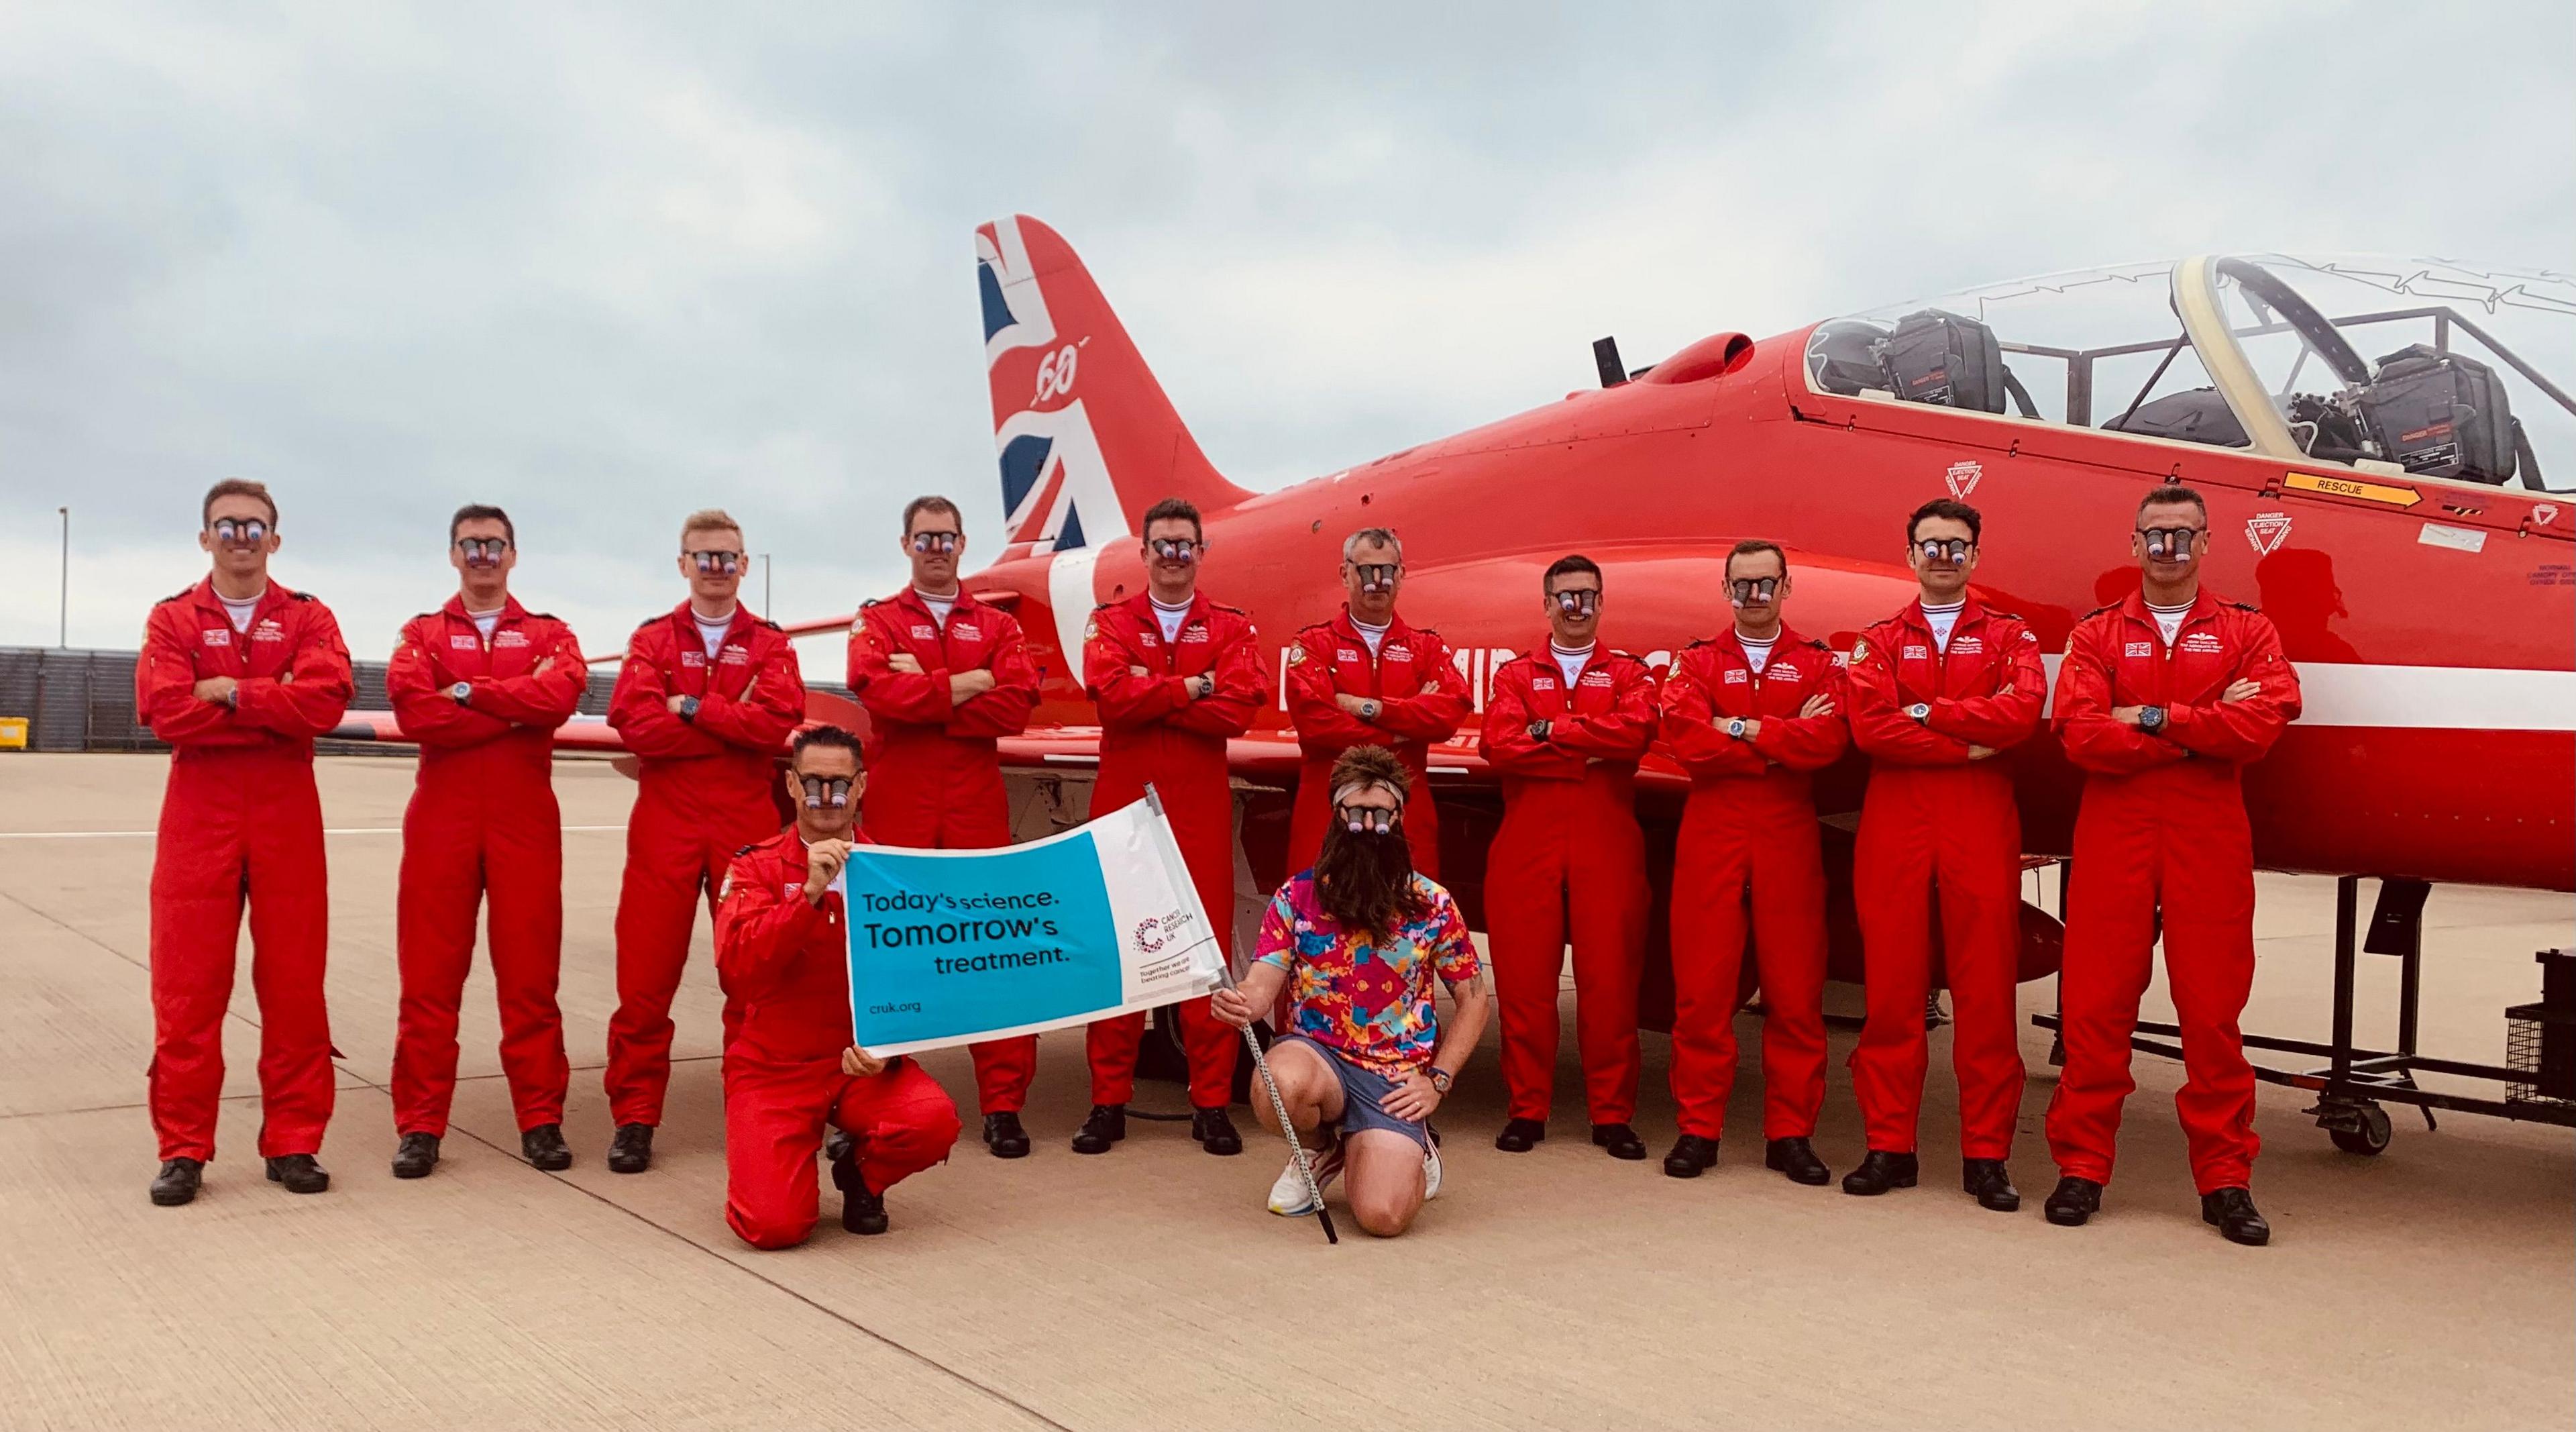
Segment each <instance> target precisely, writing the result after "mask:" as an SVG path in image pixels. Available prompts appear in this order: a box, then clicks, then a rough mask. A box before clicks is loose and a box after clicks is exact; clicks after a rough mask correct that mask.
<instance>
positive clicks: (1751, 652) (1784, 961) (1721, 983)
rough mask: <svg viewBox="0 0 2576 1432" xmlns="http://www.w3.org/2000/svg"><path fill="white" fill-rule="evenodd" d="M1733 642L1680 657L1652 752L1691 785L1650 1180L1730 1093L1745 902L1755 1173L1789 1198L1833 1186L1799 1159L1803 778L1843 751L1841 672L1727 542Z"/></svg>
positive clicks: (1779, 591) (1817, 1094) (1810, 1162)
mask: <svg viewBox="0 0 2576 1432" xmlns="http://www.w3.org/2000/svg"><path fill="white" fill-rule="evenodd" d="M1726 579H1727V599H1728V601H1729V602H1730V603H1731V604H1732V605H1733V606H1734V608H1735V627H1734V630H1732V631H1730V632H1728V633H1726V634H1725V635H1723V636H1719V637H1714V638H1711V639H1710V640H1707V641H1698V642H1693V643H1691V645H1690V646H1689V648H1688V649H1686V650H1684V651H1683V652H1682V654H1681V655H1680V656H1678V657H1676V658H1674V660H1673V664H1672V669H1671V670H1670V672H1669V673H1667V675H1666V676H1665V678H1664V690H1663V723H1662V736H1663V741H1664V744H1665V746H1666V747H1667V748H1668V749H1670V750H1671V752H1672V754H1673V759H1675V760H1676V761H1679V762H1680V763H1681V766H1682V769H1683V770H1685V771H1688V772H1689V773H1690V777H1691V793H1690V800H1689V803H1688V804H1687V805H1685V806H1684V807H1683V809H1682V830H1681V839H1680V842H1679V844H1678V845H1677V846H1676V847H1675V849H1674V852H1673V912H1672V930H1673V935H1672V940H1673V1073H1672V1080H1673V1098H1674V1100H1675V1101H1676V1102H1677V1103H1679V1104H1680V1106H1681V1109H1680V1114H1681V1138H1680V1139H1679V1140H1678V1141H1676V1142H1675V1143H1674V1144H1673V1149H1672V1152H1671V1153H1668V1154H1666V1155H1664V1172H1666V1173H1668V1174H1670V1175H1672V1176H1673V1177H1675V1178H1697V1177H1699V1173H1700V1170H1702V1169H1705V1168H1707V1167H1708V1166H1710V1165H1711V1164H1714V1163H1716V1162H1717V1142H1718V1136H1719V1133H1720V1131H1721V1127H1722V1125H1723V1124H1724V1121H1725V1118H1726V1095H1727V1091H1728V1090H1730V1089H1731V1088H1733V1087H1734V1084H1735V1007H1736V1001H1737V996H1738V991H1739V989H1740V984H1739V981H1740V980H1741V978H1742V975H1743V968H1744V936H1745V904H1746V898H1745V891H1746V889H1747V887H1750V889H1751V891H1752V901H1751V903H1752V910H1753V919H1752V933H1753V946H1754V958H1755V960H1756V962H1757V964H1758V966H1759V968H1760V972H1761V981H1762V1008H1763V1018H1762V1136H1763V1139H1764V1141H1765V1147H1764V1151H1763V1164H1764V1166H1765V1167H1768V1168H1772V1169H1776V1170H1778V1171H1779V1172H1781V1173H1784V1174H1786V1175H1788V1177H1789V1178H1790V1180H1791V1181H1792V1182H1796V1183H1804V1184H1821V1183H1824V1182H1826V1181H1827V1180H1828V1179H1830V1178H1831V1177H1832V1175H1831V1174H1830V1173H1829V1172H1828V1171H1827V1170H1826V1168H1825V1165H1824V1161H1823V1160H1821V1159H1819V1158H1817V1157H1816V1152H1815V1149H1814V1147H1813V1146H1812V1145H1811V1144H1810V1143H1809V1140H1810V1139H1812V1138H1813V1137H1814V1135H1815V1132H1816V1113H1817V1111H1818V1110H1819V1109H1820V1108H1822V1107H1823V1105H1824V1102H1825V870H1824V857H1823V853H1822V850H1821V848H1820V846H1819V843H1818V841H1817V837H1816V806H1815V801H1814V799H1813V798H1812V797H1811V796H1810V795H1809V794H1808V790H1807V778H1808V775H1809V773H1810V772H1813V771H1816V770H1820V769H1822V768H1823V767H1825V766H1828V765H1831V764H1833V761H1834V758H1835V757H1837V756H1839V755H1841V754H1842V750H1843V743H1844V741H1845V739H1846V737H1845V732H1844V730H1843V718H1842V714H1841V701H1840V698H1841V695H1842V688H1843V675H1842V668H1841V667H1839V666H1837V665H1836V664H1835V662H1834V654H1833V651H1832V650H1831V649H1830V648H1828V647H1827V646H1826V645H1825V644H1824V643H1823V642H1820V641H1809V640H1807V639H1806V638H1804V637H1801V636H1799V635H1798V634H1797V633H1796V632H1795V631H1792V630H1791V629H1790V628H1789V627H1788V626H1787V625H1786V624H1785V623H1783V622H1782V621H1781V611H1782V608H1784V607H1785V606H1786V605H1787V604H1788V600H1789V590H1790V585H1791V583H1790V578H1789V564H1788V559H1787V557H1785V556H1783V555H1782V553H1781V551H1780V549H1779V548H1778V547H1776V546H1774V545H1772V544H1771V543H1768V542H1739V543H1737V544H1736V545H1735V550H1734V551H1733V552H1730V553H1728V554H1727V558H1726Z"/></svg>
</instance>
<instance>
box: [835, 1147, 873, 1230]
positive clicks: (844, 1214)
mask: <svg viewBox="0 0 2576 1432" xmlns="http://www.w3.org/2000/svg"><path fill="white" fill-rule="evenodd" d="M832 1187H834V1188H837V1189H839V1190H840V1191H841V1227H843V1228H845V1229H847V1230H849V1231H850V1232H852V1233H863V1234H877V1233H883V1232H885V1231H886V1211H885V1195H884V1194H882V1193H871V1192H869V1191H868V1181H867V1180H866V1179H865V1178H864V1177H862V1176H860V1173H859V1158H858V1152H857V1145H856V1144H855V1143H851V1144H845V1145H843V1146H842V1151H841V1153H840V1154H839V1155H838V1156H837V1157H835V1158H834V1159H833V1160H832Z"/></svg>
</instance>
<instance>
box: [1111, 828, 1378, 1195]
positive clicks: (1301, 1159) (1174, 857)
mask: <svg viewBox="0 0 2576 1432" xmlns="http://www.w3.org/2000/svg"><path fill="white" fill-rule="evenodd" d="M1145 804H1146V807H1147V808H1148V809H1150V810H1152V811H1153V812H1154V814H1156V815H1157V816H1161V817H1162V818H1163V819H1164V820H1165V821H1167V822H1168V821H1169V820H1170V819H1171V817H1170V816H1169V815H1168V814H1166V813H1165V812H1164V809H1163V795H1162V792H1160V791H1157V790H1155V789H1154V787H1153V785H1152V784H1151V783H1150V782H1149V783H1147V785H1146V787H1145ZM1164 844H1165V846H1166V850H1165V858H1166V859H1168V860H1170V861H1171V862H1172V863H1173V864H1174V865H1178V866H1180V868H1179V869H1178V870H1176V871H1175V872H1174V878H1175V879H1176V880H1177V881H1178V882H1179V886H1180V889H1181V890H1182V891H1183V892H1185V894H1186V895H1187V897H1188V898H1189V899H1190V902H1191V903H1192V904H1196V903H1197V899H1196V893H1197V888H1196V887H1195V886H1194V885H1192V884H1191V883H1190V879H1189V868H1188V866H1187V865H1186V864H1183V863H1182V862H1181V861H1180V860H1179V859H1178V854H1179V852H1178V851H1177V850H1175V849H1171V848H1170V842H1168V841H1166V842H1164ZM1199 914H1200V918H1202V919H1207V918H1209V916H1208V912H1206V911H1204V910H1202V911H1200V912H1199ZM1211 924H1213V921H1211ZM1217 950H1218V952H1219V954H1220V956H1222V954H1223V952H1224V950H1225V944H1224V942H1223V941H1222V940H1220V941H1218V944H1217ZM1217 978H1218V980H1219V981H1220V983H1221V985H1222V987H1223V988H1225V989H1236V988H1239V986H1238V985H1237V984H1236V983H1235V979H1234V962H1233V961H1232V960H1230V959H1224V958H1219V960H1218V961H1217ZM1210 1017H1211V1018H1213V1017H1214V1016H1210ZM1238 1028H1240V1029H1241V1030H1242V1032H1243V1047H1244V1048H1246V1049H1248V1050H1250V1051H1252V1067H1253V1069H1254V1071H1255V1072H1257V1073H1259V1074H1260V1076H1261V1087H1262V1089H1263V1090H1264V1091H1265V1092H1266V1093H1268V1094H1269V1096H1270V1112H1271V1113H1273V1114H1275V1115H1277V1116H1278V1118H1279V1136H1280V1137H1281V1138H1284V1139H1286V1140H1287V1141H1288V1157H1289V1158H1291V1159H1293V1160H1294V1161H1295V1162H1296V1164H1297V1176H1298V1177H1299V1178H1302V1179H1304V1180H1305V1181H1306V1196H1307V1197H1308V1198H1310V1199H1312V1200H1314V1204H1315V1219H1316V1221H1317V1222H1318V1223H1321V1224H1322V1225H1323V1228H1324V1241H1325V1242H1326V1243H1330V1244H1335V1245H1338V1244H1340V1242H1341V1241H1342V1235H1341V1234H1340V1233H1339V1232H1337V1231H1335V1229H1334V1228H1333V1211H1332V1210H1331V1209H1329V1208H1326V1207H1325V1206H1324V1187H1323V1185H1322V1184H1319V1183H1317V1182H1315V1164H1314V1160H1312V1159H1311V1158H1309V1157H1308V1156H1307V1151H1306V1145H1305V1144H1304V1143H1303V1142H1302V1141H1300V1140H1299V1139H1298V1137H1297V1121H1296V1120H1294V1119H1292V1118H1289V1117H1288V1101H1287V1100H1286V1099H1283V1098H1281V1097H1280V1096H1279V1081H1278V1080H1277V1079H1274V1078H1272V1077H1271V1075H1270V1060H1269V1059H1268V1058H1267V1057H1266V1056H1264V1055H1263V1054H1262V1052H1261V1040H1260V1039H1259V1038H1258V1037H1256V1036H1255V1035H1254V1034H1253V1032H1252V1026H1251V1025H1249V1024H1245V1025H1240V1026H1238Z"/></svg>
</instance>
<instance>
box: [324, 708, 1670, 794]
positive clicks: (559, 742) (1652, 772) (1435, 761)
mask: <svg viewBox="0 0 2576 1432" xmlns="http://www.w3.org/2000/svg"><path fill="white" fill-rule="evenodd" d="M805 714H806V717H807V719H809V720H815V721H830V722H832V723H834V724H836V725H843V726H848V727H849V728H851V729H852V730H857V731H864V730H865V729H866V721H867V716H866V714H865V713H864V712H862V711H861V710H860V709H859V707H858V705H857V703H855V702H852V701H847V700H844V699H843V698H841V697H838V696H834V695H831V694H830V693H828V692H819V691H818V692H813V693H810V694H809V695H808V696H807V698H806V708H805ZM323 739H325V740H329V741H384V742H400V741H404V740H407V739H408V738H407V737H405V736H404V735H403V732H402V727H401V725H400V724H399V723H397V722H396V721H395V720H394V713H392V712H391V711H352V712H350V713H348V714H347V715H346V716H344V717H342V718H341V720H340V724H339V725H337V726H335V727H333V728H332V729H331V730H330V732H329V733H328V734H327V735H325V736H324V737H323ZM999 748H1000V752H1001V757H1002V765H1003V766H1004V767H1005V768H1007V769H1019V770H1050V771H1082V770H1091V769H1095V768H1097V767H1098V766H1099V764H1100V728H1099V727H1097V726H1037V727H1032V728H1030V729H1029V730H1027V731H1024V732H1022V733H1021V734H1019V735H1017V736H1005V737H1003V738H1002V740H1001V741H1000V743H999ZM555 749H556V750H559V751H570V752H582V753H597V754H601V755H616V754H620V753H622V752H624V751H625V749H626V744H625V742H623V741H621V740H619V739H618V735H617V732H616V731H615V730H614V729H613V728H611V727H610V726H609V724H608V720H607V718H606V717H603V716H575V717H574V718H572V719H571V720H570V721H567V722H565V723H564V724H563V725H562V726H560V727H558V728H556V730H555ZM1299 759H1300V757H1299V753H1298V750H1297V733H1296V732H1294V731H1286V730H1281V731H1255V732H1252V733H1250V734H1248V735H1243V736H1237V737H1235V738H1234V739H1233V740H1230V741H1228V742H1226V743H1225V763H1226V767H1227V769H1228V770H1230V771H1231V772H1232V773H1233V774H1234V775H1235V776H1236V777H1238V778H1240V779H1243V780H1247V781H1251V782H1254V783H1255V784H1259V785H1276V786H1287V785H1289V784H1292V783H1293V782H1294V781H1295V780H1296V778H1297V764H1298V761H1299ZM1429 764H1430V767H1431V774H1432V776H1433V777H1434V778H1435V779H1436V780H1437V781H1438V783H1439V784H1440V785H1442V786H1450V785H1463V786H1478V785H1489V784H1491V783H1492V782H1493V781H1494V780H1495V779H1496V777H1495V775H1494V772H1493V768H1492V767H1490V766H1488V765H1486V764H1485V758H1484V757H1482V756H1480V755H1478V754H1476V743H1475V740H1474V738H1473V737H1468V736H1461V737H1458V738H1456V739H1453V740H1449V741H1443V742H1441V743H1440V744H1439V745H1436V746H1434V747H1432V748H1431V759H1430V763H1429ZM1637 784H1638V786H1639V787H1640V788H1642V789H1647V790H1674V791H1687V790H1688V789H1689V788H1690V778H1689V777H1687V776H1685V775H1683V774H1682V773H1681V771H1680V770H1678V769H1676V768H1675V767H1673V766H1672V765H1670V764H1669V763H1667V762H1665V761H1663V760H1662V759H1661V758H1660V757H1658V756H1648V757H1647V758H1646V762H1645V764H1644V765H1643V766H1641V767H1639V769H1638V771H1637Z"/></svg>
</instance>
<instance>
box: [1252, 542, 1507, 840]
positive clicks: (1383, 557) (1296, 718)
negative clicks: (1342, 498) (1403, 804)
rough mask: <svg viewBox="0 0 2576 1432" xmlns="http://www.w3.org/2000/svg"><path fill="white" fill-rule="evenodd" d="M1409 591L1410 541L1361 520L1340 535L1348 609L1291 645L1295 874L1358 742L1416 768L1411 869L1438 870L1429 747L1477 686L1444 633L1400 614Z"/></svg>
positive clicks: (1459, 718) (1456, 719) (1407, 828)
mask: <svg viewBox="0 0 2576 1432" xmlns="http://www.w3.org/2000/svg"><path fill="white" fill-rule="evenodd" d="M1403 589H1404V544H1403V543H1402V542H1400V541H1398V540H1397V539H1396V535H1395V534H1394V533H1393V532H1390V531H1388V530H1387V529H1386V528H1383V527H1363V528H1361V529H1360V530H1359V531H1357V532H1354V533H1352V534H1351V535H1350V537H1349V538H1348V539H1346V540H1345V541H1344V542H1343V543H1342V591H1343V594H1344V596H1345V599H1346V600H1345V601H1344V603H1343V606H1342V612H1341V615H1339V616H1337V617H1335V618H1333V619H1332V620H1331V621H1328V622H1318V623H1316V624H1315V625H1313V626H1310V627H1308V628H1306V629H1305V630H1303V631H1301V632H1299V633H1297V638H1296V640H1295V641H1293V642H1291V643H1290V644H1289V647H1288V677H1287V687H1288V719H1289V720H1290V721H1291V722H1293V723H1295V725H1296V727H1297V746H1298V749H1299V750H1301V751H1302V752H1304V753H1305V760H1304V762H1303V763H1302V764H1300V766H1299V767H1298V771H1297V805H1296V808H1295V810H1294V811H1293V812H1292V814H1291V815H1290V817H1289V822H1288V869H1289V871H1290V872H1291V873H1292V874H1293V873H1294V872H1296V871H1300V870H1303V869H1305V868H1306V867H1307V866H1309V865H1312V864H1314V863H1315V857H1316V856H1317V855H1318V854H1320V853H1322V851H1323V848H1324V825H1325V822H1326V821H1327V820H1329V819H1330V818H1331V815H1332V805H1333V793H1332V792H1331V791H1330V790H1328V789H1326V787H1327V786H1329V785H1330V784H1331V783H1332V775H1333V762H1335V761H1337V760H1339V759H1341V755H1342V752H1344V751H1347V750H1349V749H1350V748H1351V747H1353V746H1384V747H1386V748H1387V749H1388V750H1391V751H1393V752H1395V754H1396V757H1397V759H1399V760H1401V761H1403V762H1404V765H1405V769H1407V770H1409V771H1411V772H1412V773H1413V799H1412V801H1411V803H1410V804H1409V805H1408V806H1407V808H1406V810H1405V813H1404V839H1405V843H1406V844H1407V845H1408V846H1409V847H1410V848H1411V849H1412V852H1413V868H1414V869H1416V870H1419V871H1421V872H1422V873H1423V874H1424V875H1426V876H1429V877H1431V878H1432V879H1435V880H1436V879H1438V878H1439V876H1440V819H1439V810H1438V809H1437V807H1436V806H1435V805H1434V804H1433V802H1432V799H1431V778H1430V774H1429V771H1428V765H1429V757H1430V747H1431V745H1432V743H1434V742H1438V741H1446V740H1448V739H1449V738H1450V737H1451V736H1454V735H1456V734H1457V733H1458V727H1459V725H1460V723H1462V722H1464V721H1465V720H1466V719H1467V708H1468V697H1469V692H1468V690H1467V683H1466V681H1465V680H1464V679H1463V678H1461V677H1460V676H1459V675H1458V671H1457V668H1456V667H1454V666H1452V665H1451V664H1450V653H1449V644H1448V643H1447V642H1445V641H1442V640H1441V639H1440V633H1438V632H1436V631H1432V630H1430V629H1429V628H1427V627H1410V626H1406V625H1405V624H1404V619H1403V618H1401V617H1399V616H1397V615H1396V614H1395V599H1396V597H1397V595H1398V594H1400V593H1401V592H1402V591H1403Z"/></svg>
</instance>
